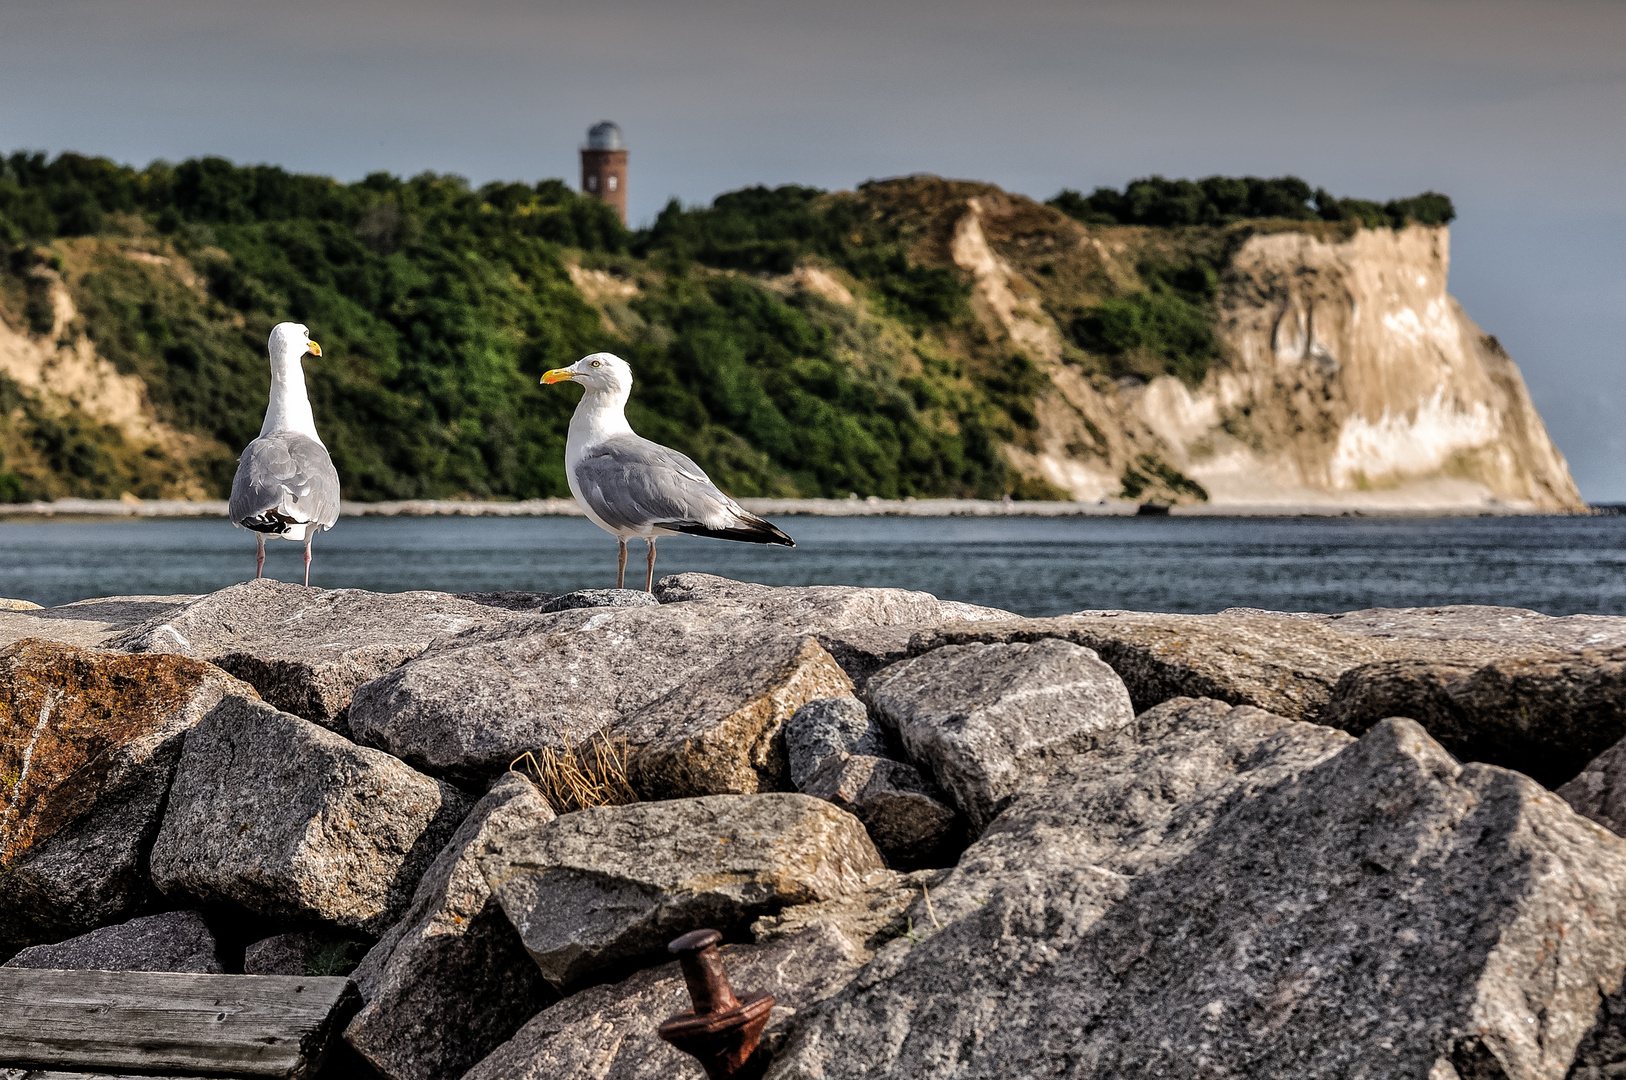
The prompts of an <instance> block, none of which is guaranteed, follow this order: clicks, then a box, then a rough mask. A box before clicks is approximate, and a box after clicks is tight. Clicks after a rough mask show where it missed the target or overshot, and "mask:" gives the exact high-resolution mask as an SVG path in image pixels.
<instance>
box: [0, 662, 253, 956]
mask: <svg viewBox="0 0 1626 1080" xmlns="http://www.w3.org/2000/svg"><path fill="white" fill-rule="evenodd" d="M253 692H254V691H253V690H252V689H250V688H249V687H248V686H247V685H245V684H243V683H241V682H239V681H238V680H236V679H234V678H232V677H231V676H229V675H227V674H226V673H225V672H223V671H221V670H219V669H218V668H215V667H211V666H210V665H208V664H205V663H201V662H199V661H196V660H187V659H183V658H181V657H176V656H118V655H114V654H109V653H101V652H92V651H89V650H85V649H80V648H76V647H74V646H71V645H62V644H56V643H51V642H45V641H33V640H30V641H23V642H19V643H17V644H15V645H12V646H10V647H8V648H6V649H4V650H0V790H3V791H5V792H6V801H5V804H4V806H3V808H0V956H5V955H10V954H11V953H12V952H14V951H15V950H16V949H18V948H20V947H22V946H25V945H30V944H35V943H38V942H42V941H60V940H62V939H63V938H65V937H70V936H73V935H75V934H81V933H84V932H85V931H87V930H91V929H94V928H95V927H98V926H104V925H106V924H108V923H111V922H116V921H118V920H120V919H124V918H128V917H129V916H130V915H133V914H134V913H135V912H136V911H137V910H138V909H139V908H140V906H141V905H142V904H143V903H144V902H145V901H146V900H148V899H149V898H150V895H151V888H150V886H149V884H148V882H147V879H146V875H145V873H144V871H143V862H144V860H145V859H146V856H147V852H148V850H149V849H150V848H151V846H152V841H153V837H154V835H155V834H156V833H157V831H158V823H159V817H160V815H161V813H162V809H163V804H164V796H165V793H166V792H167V791H168V790H169V783H170V778H171V777H172V776H173V775H174V772H175V763H176V761H177V760H178V759H179V758H180V754H181V744H182V740H183V738H184V736H185V733H186V731H187V729H189V728H190V727H192V725H194V724H196V723H197V722H198V721H199V720H200V719H202V717H203V715H204V714H205V713H206V712H208V711H209V710H210V709H211V708H213V707H214V706H215V705H216V704H217V703H218V702H219V701H220V700H221V698H222V697H224V696H225V695H227V694H239V693H243V694H252V693H253Z"/></svg>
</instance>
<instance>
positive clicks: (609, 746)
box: [508, 732, 638, 814]
mask: <svg viewBox="0 0 1626 1080" xmlns="http://www.w3.org/2000/svg"><path fill="white" fill-rule="evenodd" d="M631 753H632V751H631V748H630V747H629V746H628V745H627V740H625V739H611V738H610V737H609V736H607V735H605V734H604V733H603V732H599V733H597V734H595V735H593V736H592V738H590V739H588V740H587V744H586V745H585V746H573V745H572V744H571V741H570V739H569V738H568V737H567V738H566V739H565V745H564V749H562V750H554V749H552V748H551V747H550V748H547V749H543V750H539V751H537V752H536V753H534V754H533V753H531V752H530V751H526V752H525V753H523V754H521V755H520V756H519V757H517V758H515V759H514V760H513V761H512V762H510V763H509V766H508V768H509V770H510V771H511V772H517V773H520V774H522V775H524V776H526V777H528V778H530V780H531V782H532V783H534V784H536V786H537V787H538V788H540V789H541V790H542V797H543V798H545V799H547V800H548V805H549V806H551V807H553V812H554V813H556V814H569V813H573V812H574V811H577V810H584V809H586V808H587V807H589V806H625V805H626V804H628V803H635V802H637V801H638V793H637V792H636V791H634V790H633V789H632V784H631V783H630V782H629V781H628V780H627V759H628V757H629V756H630V755H631Z"/></svg>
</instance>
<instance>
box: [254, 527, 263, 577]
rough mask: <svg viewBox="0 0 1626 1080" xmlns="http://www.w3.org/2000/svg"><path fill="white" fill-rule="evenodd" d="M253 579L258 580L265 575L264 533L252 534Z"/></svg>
mask: <svg viewBox="0 0 1626 1080" xmlns="http://www.w3.org/2000/svg"><path fill="white" fill-rule="evenodd" d="M254 540H255V544H254V580H255V581H258V580H260V578H262V577H264V576H265V534H264V533H263V532H257V533H255V534H254Z"/></svg>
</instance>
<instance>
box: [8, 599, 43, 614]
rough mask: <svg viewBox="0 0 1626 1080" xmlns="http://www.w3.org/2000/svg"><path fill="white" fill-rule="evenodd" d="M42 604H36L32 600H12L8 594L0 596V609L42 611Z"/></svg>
mask: <svg viewBox="0 0 1626 1080" xmlns="http://www.w3.org/2000/svg"><path fill="white" fill-rule="evenodd" d="M43 610H44V605H43V604H36V603H34V601H32V600H14V599H12V598H11V597H9V596H0V611H43Z"/></svg>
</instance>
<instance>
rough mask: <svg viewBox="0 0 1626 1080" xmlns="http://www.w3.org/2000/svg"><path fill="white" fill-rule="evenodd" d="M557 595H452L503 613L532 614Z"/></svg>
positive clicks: (505, 592)
mask: <svg viewBox="0 0 1626 1080" xmlns="http://www.w3.org/2000/svg"><path fill="white" fill-rule="evenodd" d="M557 595H559V594H558V593H550V592H513V591H510V590H503V591H499V592H460V593H453V594H452V596H453V597H454V598H456V599H458V600H468V601H470V602H472V603H475V604H484V605H485V606H486V607H494V608H501V609H502V610H504V611H533V612H534V611H536V610H538V609H540V608H541V607H542V605H543V604H545V603H547V602H548V601H549V600H552V599H553V598H554V597H555V596H557Z"/></svg>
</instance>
